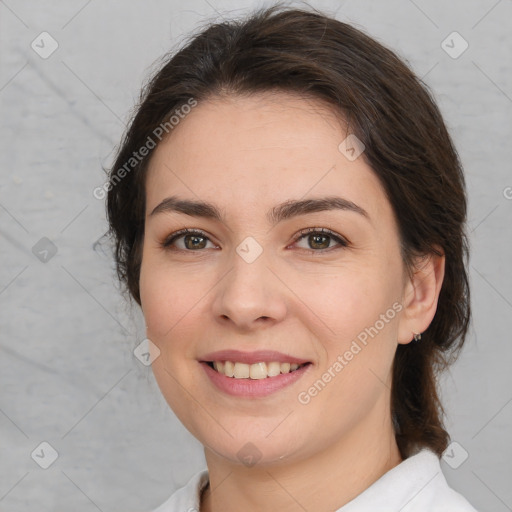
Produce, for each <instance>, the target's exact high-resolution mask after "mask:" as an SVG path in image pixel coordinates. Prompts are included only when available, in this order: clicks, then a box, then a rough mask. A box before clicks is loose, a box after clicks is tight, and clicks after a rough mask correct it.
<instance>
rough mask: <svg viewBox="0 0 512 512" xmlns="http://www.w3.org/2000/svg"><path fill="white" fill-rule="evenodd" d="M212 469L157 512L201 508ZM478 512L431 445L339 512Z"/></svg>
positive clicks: (195, 478)
mask: <svg viewBox="0 0 512 512" xmlns="http://www.w3.org/2000/svg"><path fill="white" fill-rule="evenodd" d="M207 484H208V470H207V469H204V470H202V471H200V472H198V473H196V474H195V475H194V476H193V477H192V478H191V479H190V480H189V482H188V483H187V485H186V486H185V487H182V488H181V489H178V490H177V491H176V492H175V493H174V494H173V495H172V496H171V497H170V498H169V499H168V500H167V501H166V502H165V503H163V504H162V505H160V507H158V508H156V509H154V510H153V512H188V511H189V510H194V511H199V505H200V497H201V493H202V491H203V489H204V488H205V487H206V485H207ZM432 511H435V512H477V511H476V510H475V509H474V508H473V507H472V506H471V505H470V503H469V502H468V501H467V500H466V499H465V498H464V497H463V496H462V495H460V494H459V493H457V492H456V491H455V490H453V489H452V488H451V487H449V486H448V483H447V482H446V479H445V477H444V474H443V472H442V470H441V465H440V462H439V458H438V457H437V455H436V454H435V453H434V452H433V451H431V450H430V449H428V448H424V449H422V450H420V451H419V452H418V453H416V454H415V455H412V456H410V457H409V458H407V459H405V460H403V461H402V462H401V463H400V464H398V465H397V466H395V467H394V468H392V469H390V470H389V471H388V472H387V473H385V474H384V475H382V476H381V477H380V478H379V479H378V480H377V481H375V482H374V483H373V484H372V485H370V486H369V487H368V488H367V489H365V490H364V491H363V492H362V493H361V494H359V495H358V496H356V497H355V498H354V499H353V500H351V501H350V502H349V503H347V504H346V505H344V506H342V507H341V508H340V509H338V510H337V511H336V512H432Z"/></svg>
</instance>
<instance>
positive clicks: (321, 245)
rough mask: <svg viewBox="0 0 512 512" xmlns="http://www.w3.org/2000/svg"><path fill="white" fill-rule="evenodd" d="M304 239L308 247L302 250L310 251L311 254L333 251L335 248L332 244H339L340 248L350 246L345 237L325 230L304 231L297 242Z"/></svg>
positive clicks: (312, 229)
mask: <svg viewBox="0 0 512 512" xmlns="http://www.w3.org/2000/svg"><path fill="white" fill-rule="evenodd" d="M302 239H306V240H307V242H306V243H307V245H308V247H302V249H306V250H309V251H310V252H322V251H325V250H327V249H333V248H334V247H333V246H331V242H335V243H336V244H338V247H339V246H342V247H347V246H348V245H349V244H348V242H347V240H345V239H344V238H343V237H341V236H340V235H338V234H336V233H334V232H332V231H330V230H328V229H325V228H307V229H304V230H302V231H301V232H300V236H299V237H298V238H297V239H296V242H297V241H299V240H302Z"/></svg>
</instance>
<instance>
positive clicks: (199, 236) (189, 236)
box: [162, 229, 211, 252]
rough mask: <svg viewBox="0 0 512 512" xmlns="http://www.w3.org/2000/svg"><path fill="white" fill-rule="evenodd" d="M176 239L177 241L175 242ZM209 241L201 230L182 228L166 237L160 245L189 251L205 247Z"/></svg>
mask: <svg viewBox="0 0 512 512" xmlns="http://www.w3.org/2000/svg"><path fill="white" fill-rule="evenodd" d="M178 241H179V243H177V242H178ZM209 241H210V239H209V238H208V237H207V236H206V234H205V233H203V232H202V231H195V230H189V229H182V230H180V231H177V232H176V233H173V234H172V235H170V236H169V237H167V238H166V239H165V241H164V242H163V243H162V247H164V248H166V249H169V248H171V247H176V250H182V251H189V252H191V251H196V250H200V249H205V248H206V245H207V243H208V242H209ZM210 243H211V241H210Z"/></svg>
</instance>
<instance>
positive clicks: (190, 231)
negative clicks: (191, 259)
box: [161, 228, 350, 253]
mask: <svg viewBox="0 0 512 512" xmlns="http://www.w3.org/2000/svg"><path fill="white" fill-rule="evenodd" d="M311 234H320V235H327V236H329V237H330V238H331V239H333V240H334V241H335V242H337V243H338V244H339V245H340V247H348V246H349V245H350V243H349V241H348V240H347V239H346V238H344V237H342V236H341V235H338V234H336V233H335V232H334V231H331V230H330V229H327V228H305V229H301V230H300V231H299V233H297V235H296V236H295V237H294V240H293V242H292V243H293V244H295V243H297V242H298V241H299V240H301V239H302V238H304V237H305V236H307V235H311ZM184 235H198V236H200V237H203V238H206V239H208V240H210V239H209V237H208V235H207V234H206V233H205V232H204V231H201V230H196V229H188V228H185V229H180V230H179V231H176V232H174V233H172V234H171V235H169V236H168V237H167V238H166V239H165V240H164V241H163V242H162V243H161V246H162V248H164V249H168V250H169V249H170V247H171V245H172V244H173V243H174V242H175V241H176V240H177V239H178V238H181V237H183V236H184ZM210 241H211V240H210ZM340 247H337V248H340ZM333 249H336V247H328V248H327V249H318V250H316V249H302V250H303V251H306V252H309V253H324V252H330V251H331V250H333ZM174 250H176V251H181V252H202V251H201V250H198V251H193V250H189V249H174Z"/></svg>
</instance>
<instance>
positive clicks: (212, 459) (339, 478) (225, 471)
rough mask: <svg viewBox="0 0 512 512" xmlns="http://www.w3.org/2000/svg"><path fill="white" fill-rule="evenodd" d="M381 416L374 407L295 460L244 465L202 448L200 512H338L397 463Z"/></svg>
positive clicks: (388, 426) (392, 438)
mask: <svg viewBox="0 0 512 512" xmlns="http://www.w3.org/2000/svg"><path fill="white" fill-rule="evenodd" d="M382 414H383V410H382V408H381V407H376V408H375V410H374V411H373V413H372V414H370V415H369V416H367V417H366V418H365V419H364V421H362V422H359V423H357V425H355V426H354V428H353V429H352V430H351V431H350V432H349V433H347V434H346V435H344V436H343V438H342V439H339V440H337V442H336V443H334V444H329V445H328V446H326V448H325V449H324V450H321V451H318V452H316V453H315V454H314V455H313V456H311V457H308V458H302V459H300V460H294V461H290V460H288V461H287V462H281V463H279V464H268V465H262V464H256V465H255V466H253V467H245V466H243V465H240V464H236V463H234V462H233V461H231V460H229V459H227V458H224V457H221V456H219V455H218V454H217V453H215V452H213V451H212V450H210V449H208V448H205V457H206V462H207V466H208V472H209V480H210V485H209V486H208V488H207V489H206V490H205V492H204V493H203V496H202V500H201V507H200V510H201V512H220V511H223V512H235V511H240V510H244V511H247V512H252V511H256V510H279V511H282V512H304V510H315V511H317V512H327V511H332V510H337V509H338V508H340V507H342V506H343V505H345V504H346V503H348V502H349V501H351V500H352V499H354V498H355V497H356V496H357V495H359V494H361V493H362V492H363V491H364V490H365V489H366V488H368V487H369V486H370V485H371V484H372V483H374V482H375V481H376V480H378V479H379V478H380V477H381V476H382V475H383V474H384V473H386V472H388V471H389V470H390V469H392V468H393V467H395V466H396V465H398V464H399V463H400V462H401V461H402V458H401V456H400V452H399V450H398V446H397V444H396V441H395V435H394V430H393V426H392V422H391V417H390V415H387V418H386V422H385V424H384V425H385V427H384V428H383V422H382V417H383V416H382ZM378 419H380V421H378ZM318 435H319V438H320V437H321V435H322V434H321V432H319V434H318Z"/></svg>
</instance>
